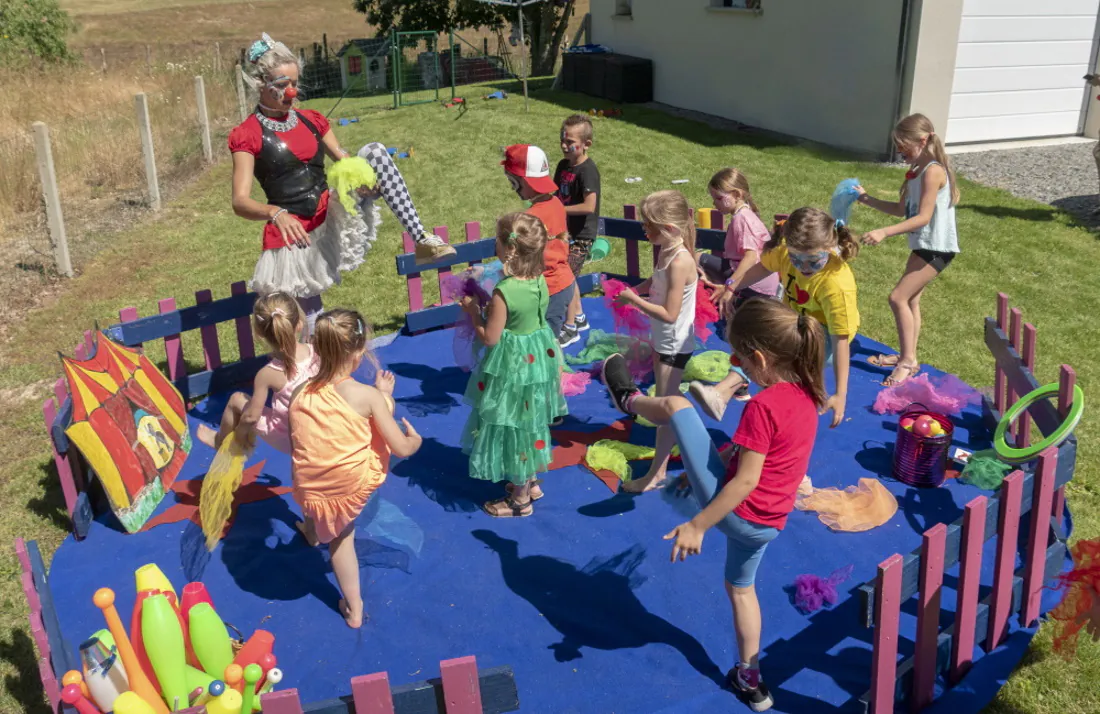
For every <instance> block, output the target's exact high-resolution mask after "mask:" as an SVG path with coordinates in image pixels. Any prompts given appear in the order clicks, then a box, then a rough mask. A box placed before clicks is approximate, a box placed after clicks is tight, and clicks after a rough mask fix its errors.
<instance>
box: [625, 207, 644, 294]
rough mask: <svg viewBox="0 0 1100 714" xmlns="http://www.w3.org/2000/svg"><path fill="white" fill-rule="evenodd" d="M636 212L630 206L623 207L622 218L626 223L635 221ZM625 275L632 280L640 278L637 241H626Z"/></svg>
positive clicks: (635, 209)
mask: <svg viewBox="0 0 1100 714" xmlns="http://www.w3.org/2000/svg"><path fill="white" fill-rule="evenodd" d="M637 215H638V210H637V208H636V207H634V206H632V205H627V206H623V218H625V219H627V220H628V221H633V220H636V217H637ZM626 274H627V275H629V276H630V277H632V278H640V277H642V270H641V266H640V265H639V264H638V241H636V240H628V241H626Z"/></svg>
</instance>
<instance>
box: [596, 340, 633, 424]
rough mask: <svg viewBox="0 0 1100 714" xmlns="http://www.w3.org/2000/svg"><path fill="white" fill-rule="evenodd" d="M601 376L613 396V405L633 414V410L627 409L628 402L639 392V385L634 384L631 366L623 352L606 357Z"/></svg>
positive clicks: (625, 412)
mask: <svg viewBox="0 0 1100 714" xmlns="http://www.w3.org/2000/svg"><path fill="white" fill-rule="evenodd" d="M600 378H601V380H602V381H603V385H604V386H605V387H607V393H608V394H609V395H610V396H611V404H612V406H614V407H615V408H616V409H618V410H619V411H621V412H623V413H624V414H632V413H633V412H631V411H630V410H629V409H627V407H626V403H627V401H628V400H629V399H630V397H632V396H633V395H635V394H637V393H638V385H636V384H634V378H633V377H631V376H630V367H629V366H627V364H626V358H624V357H623V356H622V355H621V354H613V355H611V356H610V357H608V358H607V359H605V360H604V361H603V369H602V374H601V375H600Z"/></svg>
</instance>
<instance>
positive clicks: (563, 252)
mask: <svg viewBox="0 0 1100 714" xmlns="http://www.w3.org/2000/svg"><path fill="white" fill-rule="evenodd" d="M500 163H501V165H502V166H504V174H505V175H506V176H507V177H508V181H509V182H510V183H511V184H512V190H513V191H515V192H516V193H517V194H519V197H520V198H522V199H523V200H525V201H530V202H531V207H530V208H528V209H527V211H526V212H527V213H529V214H531V215H532V216H537V217H538V218H539V220H541V221H542V223H543V225H544V226H546V232H547V233H548V234H549V235H550V240H549V241H547V243H546V250H545V252H544V253H543V261H544V263H543V266H544V270H543V273H542V275H543V277H544V278H546V287H547V289H548V290H549V291H550V304H549V306H548V307H547V308H546V322H547V324H549V325H550V329H551V330H552V331H553V333H554V336H555V337H557V338H558V339H559V341H560V339H561V328H562V325H564V324H565V313H566V311H567V310H568V309H569V302H570V301H571V300H572V299H573V292H574V280H573V271H572V270H571V269H570V268H569V228H568V227H567V225H566V220H565V205H564V204H562V202H561V199H559V198H558V197H557V196H556V195H555V194H556V193H557V192H558V186H557V184H555V183H554V181H553V179H551V178H550V162H549V161H547V159H546V153H545V152H543V150H542V149H540V148H539V147H537V146H533V145H531V144H515V145H513V146H509V147H508V148H507V149H505V150H504V161H502V162H500Z"/></svg>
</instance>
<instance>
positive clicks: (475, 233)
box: [466, 221, 481, 265]
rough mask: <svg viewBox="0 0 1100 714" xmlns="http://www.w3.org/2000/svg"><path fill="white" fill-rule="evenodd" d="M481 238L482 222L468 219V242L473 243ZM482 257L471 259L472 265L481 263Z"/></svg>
mask: <svg viewBox="0 0 1100 714" xmlns="http://www.w3.org/2000/svg"><path fill="white" fill-rule="evenodd" d="M479 240H481V224H480V223H478V222H477V221H466V242H467V243H473V242H474V241H479ZM480 262H481V259H480V258H479V259H478V260H471V261H470V265H475V264H477V263H480Z"/></svg>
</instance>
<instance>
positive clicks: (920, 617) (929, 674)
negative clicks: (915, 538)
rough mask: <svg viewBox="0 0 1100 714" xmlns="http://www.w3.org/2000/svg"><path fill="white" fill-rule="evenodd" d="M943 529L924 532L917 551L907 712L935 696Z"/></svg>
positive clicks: (942, 525) (926, 704)
mask: <svg viewBox="0 0 1100 714" xmlns="http://www.w3.org/2000/svg"><path fill="white" fill-rule="evenodd" d="M946 546H947V526H946V525H944V524H943V523H937V524H936V525H934V526H932V527H931V528H929V529H928V530H926V531H925V532H924V535H923V536H922V538H921V548H920V565H921V568H920V596H919V599H918V605H917V649H916V653H915V658H914V662H913V692H912V697H911V698H910V699H909V705H910V706H909V709H910V711H913V712H919V711H920V710H921V709H924V708H925V707H926V706H928V705H930V704H931V703H932V700H933V699H934V698H935V696H936V650H937V647H936V644H937V642H936V640H937V636H938V635H939V630H940V598H941V597H942V595H943V560H944V549H945V548H946Z"/></svg>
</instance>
